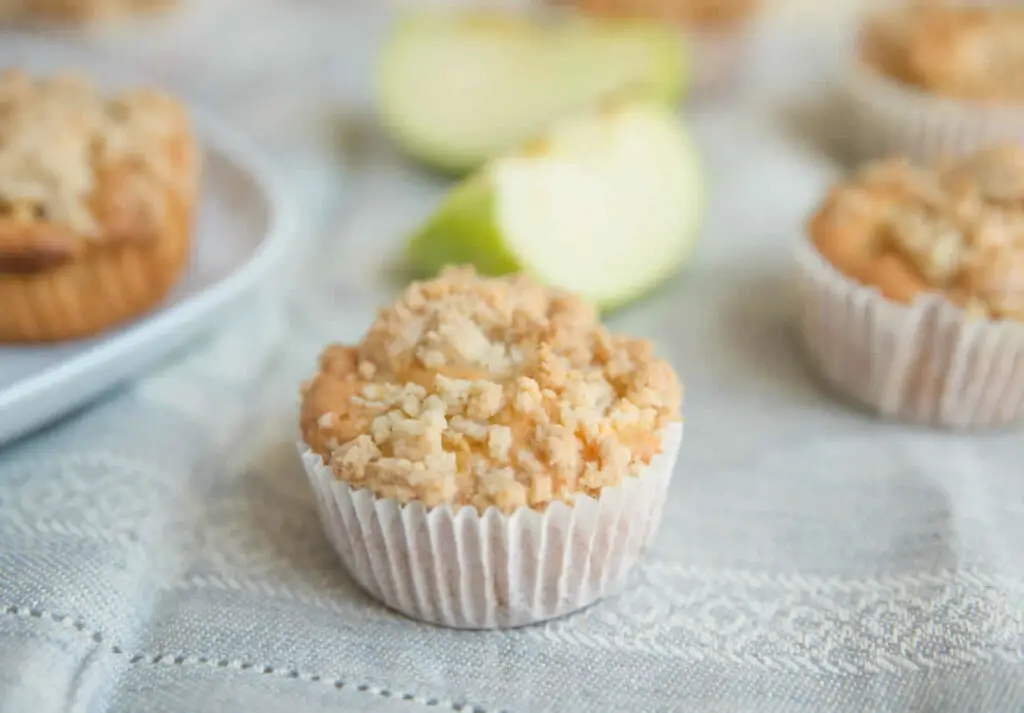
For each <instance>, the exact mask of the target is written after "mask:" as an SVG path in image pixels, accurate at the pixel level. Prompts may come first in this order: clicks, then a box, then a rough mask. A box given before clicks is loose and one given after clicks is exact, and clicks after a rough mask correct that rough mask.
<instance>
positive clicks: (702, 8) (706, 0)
mask: <svg viewBox="0 0 1024 713" xmlns="http://www.w3.org/2000/svg"><path fill="white" fill-rule="evenodd" d="M556 1H557V0H556ZM563 1H564V0H563ZM568 2H570V3H571V4H572V5H574V6H575V7H576V8H578V9H580V10H583V11H585V12H588V13H592V14H595V15H606V16H615V17H643V18H649V19H653V20H662V21H665V22H678V23H681V24H683V25H691V26H696V27H707V28H714V27H721V26H727V25H732V24H734V23H736V22H739V21H742V20H745V19H747V18H748V17H750V16H751V15H752V14H753V13H754V12H755V11H756V10H757V8H758V6H759V5H760V4H761V0H568Z"/></svg>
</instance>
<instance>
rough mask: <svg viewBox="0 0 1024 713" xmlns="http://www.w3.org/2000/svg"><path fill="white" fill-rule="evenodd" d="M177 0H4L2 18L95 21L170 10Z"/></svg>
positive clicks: (1, 9) (0, 14)
mask: <svg viewBox="0 0 1024 713" xmlns="http://www.w3.org/2000/svg"><path fill="white" fill-rule="evenodd" d="M176 4H177V0H0V20H5V21H17V22H26V21H27V22H37V21H41V22H72V23H78V22H92V21H97V20H108V19H111V18H115V17H122V16H126V15H136V14H145V13H152V12H159V11H163V10H167V9H168V8H170V7H173V6H174V5H176Z"/></svg>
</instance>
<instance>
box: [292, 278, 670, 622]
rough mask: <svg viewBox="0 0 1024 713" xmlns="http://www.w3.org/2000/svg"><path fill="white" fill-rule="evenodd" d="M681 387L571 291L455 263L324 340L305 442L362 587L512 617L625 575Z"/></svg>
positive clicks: (640, 345) (534, 617)
mask: <svg viewBox="0 0 1024 713" xmlns="http://www.w3.org/2000/svg"><path fill="white" fill-rule="evenodd" d="M681 398H682V387H681V385H680V382H679V379H678V378H677V377H676V374H675V373H674V371H673V370H672V367H670V366H669V365H668V363H666V362H664V361H662V360H660V359H657V358H656V357H655V356H654V354H653V352H652V347H651V345H650V343H649V342H646V341H642V340H636V339H630V338H628V337H622V336H616V335H612V334H609V333H608V331H607V330H606V329H605V328H604V327H602V326H601V324H600V322H599V321H598V318H597V314H596V312H595V310H594V309H593V307H591V306H590V305H589V304H587V303H585V302H583V301H582V300H580V299H579V298H578V297H576V296H574V295H571V294H568V293H565V292H561V291H558V290H555V289H551V288H547V287H542V286H541V285H540V284H538V283H536V282H534V281H533V280H532V279H530V278H527V277H518V276H517V277H507V278H490V279H485V278H482V277H479V276H478V275H477V274H476V273H475V272H474V271H473V270H472V269H470V268H449V269H446V270H445V271H444V272H443V273H442V274H441V276H440V277H439V278H437V279H435V280H432V281H429V282H416V283H413V284H412V285H411V286H410V287H409V288H408V289H407V290H406V291H405V293H404V294H403V295H402V297H401V299H400V300H399V301H398V302H397V303H396V304H395V305H394V306H392V307H390V308H388V309H385V310H383V311H381V312H380V314H379V315H378V317H377V319H376V321H375V322H374V323H373V324H372V325H371V327H370V329H369V331H368V332H367V334H366V336H365V338H364V339H363V340H362V341H361V342H360V343H359V344H356V345H352V346H347V345H333V346H329V347H327V349H326V350H325V351H324V352H323V354H322V355H321V358H320V370H319V373H318V374H317V375H316V376H315V377H314V378H313V379H312V380H311V381H310V382H309V383H307V384H306V385H305V387H304V396H303V401H302V409H301V427H302V434H303V441H302V442H301V443H300V444H299V449H300V451H301V453H302V460H303V462H304V464H305V467H306V471H307V474H308V476H309V480H310V483H311V484H312V487H313V489H314V491H315V492H316V494H317V501H318V508H319V513H320V518H321V520H322V522H323V526H324V530H325V532H326V534H327V536H328V538H329V539H330V541H331V542H332V544H333V545H334V547H335V548H336V549H337V551H338V553H339V555H340V557H341V560H342V562H343V564H344V566H345V567H346V569H347V570H348V571H349V572H350V573H351V575H352V576H353V577H354V578H355V580H356V581H357V582H358V584H359V585H360V586H361V587H362V588H363V589H365V590H366V591H367V592H368V593H369V594H370V595H371V596H373V597H374V598H376V599H378V600H379V601H381V602H383V603H384V604H386V605H387V606H389V607H391V608H393V609H396V610H398V611H400V612H402V613H404V614H406V615H408V616H410V617H412V618H415V619H420V620H423V621H427V622H432V623H436V624H441V625H445V626H451V627H459V628H493V627H513V626H520V625H524V624H530V623H533V622H537V621H542V620H545V619H550V618H552V617H557V616H560V615H563V614H567V613H569V612H572V611H575V610H577V609H580V608H582V607H584V606H587V605H588V604H590V603H592V602H594V601H596V600H597V599H599V598H601V597H602V596H604V595H605V594H607V593H611V592H614V591H616V590H617V589H618V588H620V587H621V586H622V584H623V582H624V579H625V577H626V575H627V574H628V573H629V571H630V570H631V569H632V567H633V565H634V564H635V563H636V562H637V560H638V558H639V557H640V556H641V555H642V553H643V552H644V551H645V550H646V549H647V546H648V545H649V543H650V542H651V540H652V539H653V537H654V535H655V533H656V531H657V528H658V524H659V522H660V515H661V510H662V504H663V501H664V496H665V491H666V488H667V487H668V483H669V479H670V478H671V476H672V470H673V466H674V464H675V459H676V454H677V451H678V448H679V444H680V440H681V438H682V423H681V420H680V414H679V409H680V403H681Z"/></svg>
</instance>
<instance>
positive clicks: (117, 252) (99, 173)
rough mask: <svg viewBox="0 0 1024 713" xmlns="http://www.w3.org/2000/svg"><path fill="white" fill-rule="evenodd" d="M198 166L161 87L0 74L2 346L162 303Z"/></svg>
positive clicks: (184, 250)
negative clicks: (103, 88)
mask: <svg viewBox="0 0 1024 713" xmlns="http://www.w3.org/2000/svg"><path fill="white" fill-rule="evenodd" d="M198 173H199V157H198V149H197V146H196V141H195V139H194V138H193V135H192V133H191V130H190V126H189V121H188V118H187V116H186V112H185V110H184V108H183V107H182V105H181V104H180V103H179V102H178V101H177V100H175V99H173V98H171V97H170V96H167V95H166V94H163V93H161V92H159V91H155V90H150V89H136V90H129V91H124V92H120V93H117V94H113V95H111V96H104V95H103V94H102V93H101V92H100V91H99V90H98V89H97V88H96V87H95V86H93V85H92V84H91V83H90V82H89V81H88V80H85V79H82V78H78V77H76V76H72V75H60V76H53V77H47V78H33V77H30V76H29V75H27V74H25V73H23V72H20V71H8V72H6V73H4V74H3V75H2V76H0V305H3V309H0V342H51V341H57V340H64V339H72V338H78V337H87V336H91V335H94V334H97V333H99V332H101V331H103V330H106V329H107V328H109V327H112V326H114V325H117V324H121V323H123V322H125V321H127V320H130V319H132V318H133V317H137V316H139V315H141V314H143V313H144V312H146V311H147V310H149V309H150V308H152V307H153V306H154V305H156V304H157V303H158V302H160V301H161V300H162V299H163V298H164V296H165V295H166V294H167V293H168V292H169V291H170V289H171V287H172V286H173V285H174V284H175V282H176V281H177V280H178V279H179V277H180V276H181V274H182V272H183V270H184V268H185V266H186V264H187V262H188V256H189V250H190V244H191V232H192V222H193V213H194V210H195V203H196V193H197V184H198V180H199V179H198Z"/></svg>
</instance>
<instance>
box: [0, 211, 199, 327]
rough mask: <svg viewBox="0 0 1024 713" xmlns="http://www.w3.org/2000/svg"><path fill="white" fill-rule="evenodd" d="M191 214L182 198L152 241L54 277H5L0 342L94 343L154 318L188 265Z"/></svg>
mask: <svg viewBox="0 0 1024 713" xmlns="http://www.w3.org/2000/svg"><path fill="white" fill-rule="evenodd" d="M192 210H193V207H192V205H191V204H186V203H185V202H183V201H180V200H178V199H176V200H175V202H174V203H173V204H172V206H171V208H170V209H169V211H168V214H167V218H166V222H165V223H164V225H163V227H162V229H161V231H160V234H159V235H158V236H157V237H156V238H155V239H153V240H149V241H147V242H120V243H116V244H113V245H111V246H109V247H107V248H105V249H101V250H96V251H94V252H92V253H91V254H90V256H89V257H88V259H83V260H73V261H71V262H69V263H66V264H64V265H61V266H59V267H56V268H54V269H51V270H45V271H41V272H40V271H35V272H32V273H29V274H21V275H18V274H6V275H4V274H0V304H3V305H4V308H3V310H0V342H54V341H62V340H66V339H76V338H79V337H88V336H92V335H95V334H97V333H99V332H102V331H104V330H106V329H108V328H110V327H113V326H116V325H118V324H121V323H123V322H125V321H128V320H130V319H132V318H134V317H137V316H139V315H141V314H144V313H145V312H147V311H149V310H150V309H151V308H153V307H154V306H156V305H157V304H158V303H159V302H160V301H161V300H162V299H163V298H164V297H166V296H167V294H168V293H169V292H170V290H171V288H172V287H174V285H175V283H176V282H177V281H178V280H179V278H180V277H181V274H182V272H183V271H184V268H185V266H186V265H187V263H188V257H189V253H190V249H191V244H192V220H193V213H192Z"/></svg>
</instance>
